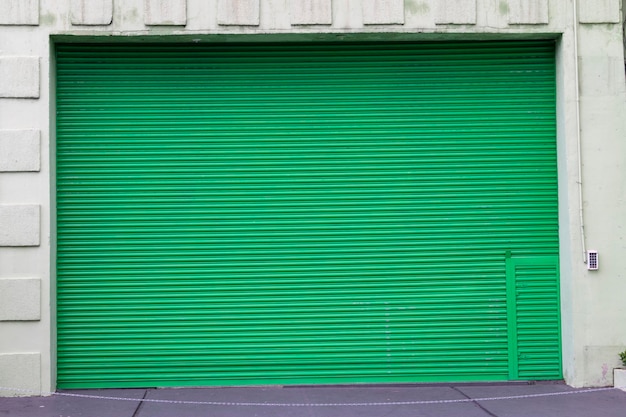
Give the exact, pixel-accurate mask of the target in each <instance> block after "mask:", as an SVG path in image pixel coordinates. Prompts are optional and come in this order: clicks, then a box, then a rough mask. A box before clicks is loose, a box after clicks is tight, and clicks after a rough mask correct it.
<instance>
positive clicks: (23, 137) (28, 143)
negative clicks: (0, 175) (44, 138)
mask: <svg viewBox="0 0 626 417" xmlns="http://www.w3.org/2000/svg"><path fill="white" fill-rule="evenodd" d="M40 153H41V138H40V132H39V131H38V130H0V172H24V171H39V169H40V167H41V162H40V161H41V157H40Z"/></svg>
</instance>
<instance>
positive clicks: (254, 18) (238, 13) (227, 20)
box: [217, 0, 261, 26]
mask: <svg viewBox="0 0 626 417" xmlns="http://www.w3.org/2000/svg"><path fill="white" fill-rule="evenodd" d="M260 14H261V2H260V0H238V1H233V0H219V2H218V3H217V23H218V24H220V25H233V26H258V25H259V22H260Z"/></svg>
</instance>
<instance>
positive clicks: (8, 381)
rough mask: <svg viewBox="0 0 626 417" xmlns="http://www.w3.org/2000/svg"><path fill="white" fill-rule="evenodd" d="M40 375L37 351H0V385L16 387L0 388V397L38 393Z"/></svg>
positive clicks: (39, 358)
mask: <svg viewBox="0 0 626 417" xmlns="http://www.w3.org/2000/svg"><path fill="white" fill-rule="evenodd" d="M40 375H41V355H40V354H39V353H31V352H29V353H22V352H20V353H0V387H6V388H14V389H16V390H15V391H10V390H0V397H19V396H22V397H23V396H29V395H39V394H40V393H41V382H40V379H41V378H40ZM22 390H24V391H22Z"/></svg>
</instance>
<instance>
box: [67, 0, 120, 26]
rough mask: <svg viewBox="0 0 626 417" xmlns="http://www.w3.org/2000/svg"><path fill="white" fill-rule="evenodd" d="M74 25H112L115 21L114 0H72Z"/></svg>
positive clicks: (72, 20)
mask: <svg viewBox="0 0 626 417" xmlns="http://www.w3.org/2000/svg"><path fill="white" fill-rule="evenodd" d="M70 20H71V22H72V24H73V25H110V24H111V22H112V21H113V0H72V4H71V18H70Z"/></svg>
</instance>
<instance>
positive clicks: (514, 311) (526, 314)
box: [507, 256, 561, 379]
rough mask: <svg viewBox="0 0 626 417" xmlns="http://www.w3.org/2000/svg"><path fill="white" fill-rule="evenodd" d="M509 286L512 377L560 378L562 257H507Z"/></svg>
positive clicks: (510, 367) (510, 372)
mask: <svg viewBox="0 0 626 417" xmlns="http://www.w3.org/2000/svg"><path fill="white" fill-rule="evenodd" d="M507 288H508V291H509V296H508V297H507V298H508V311H509V343H510V345H509V376H510V377H511V378H512V379H518V378H519V379H558V378H560V377H561V357H560V351H561V340H560V337H559V335H560V331H559V329H560V315H559V303H558V300H559V262H558V257H556V256H529V257H520V258H511V257H509V258H507Z"/></svg>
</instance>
